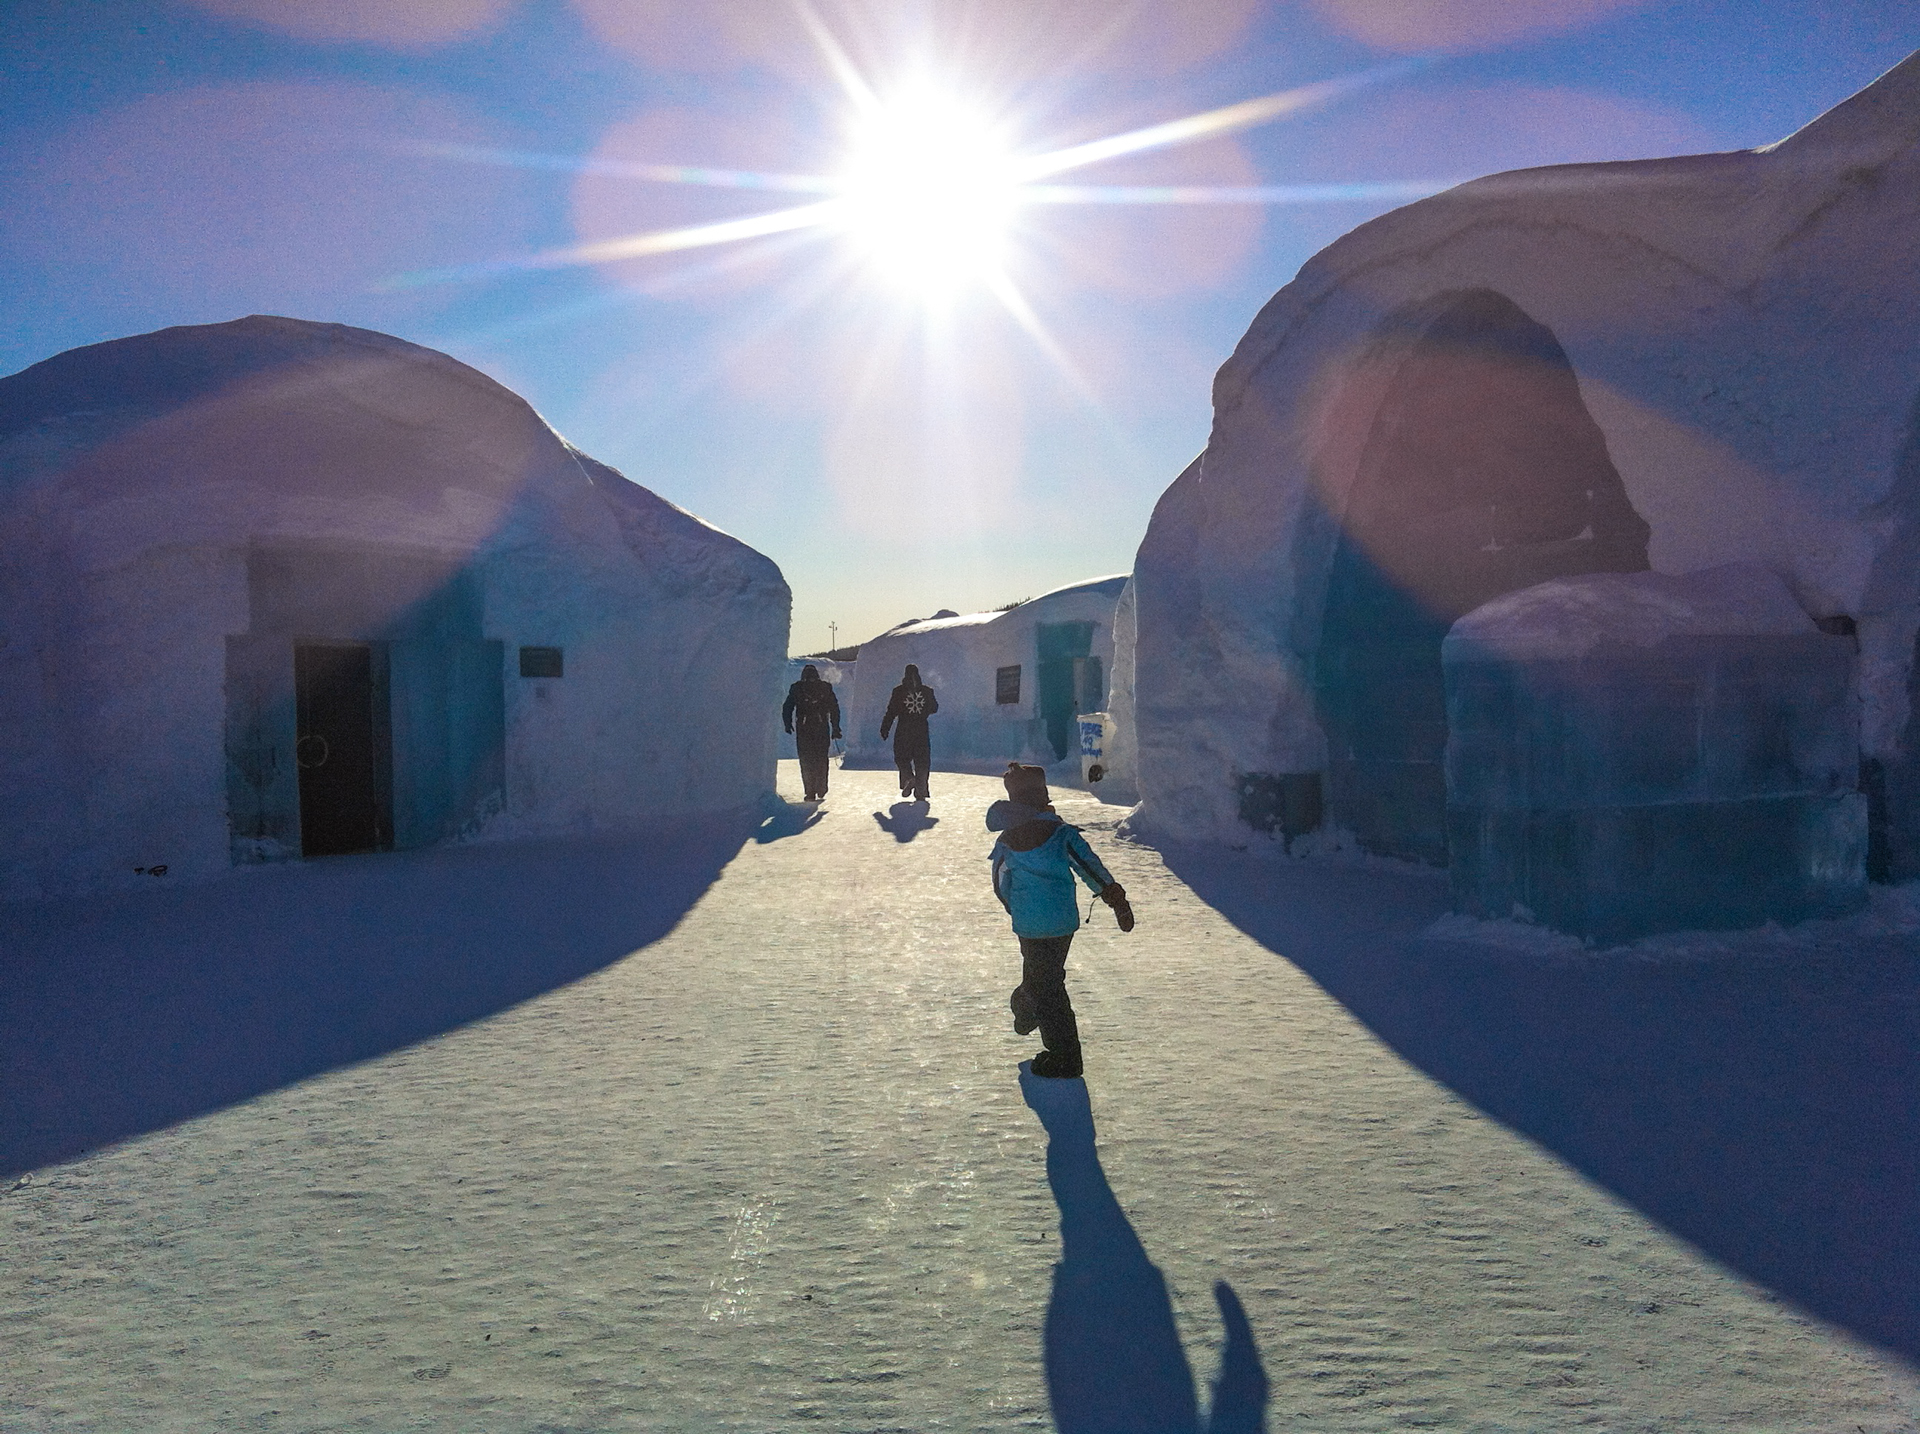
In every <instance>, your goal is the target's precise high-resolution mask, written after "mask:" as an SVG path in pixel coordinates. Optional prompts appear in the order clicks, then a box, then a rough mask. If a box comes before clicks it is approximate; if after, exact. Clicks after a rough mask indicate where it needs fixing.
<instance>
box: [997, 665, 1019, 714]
mask: <svg viewBox="0 0 1920 1434" xmlns="http://www.w3.org/2000/svg"><path fill="white" fill-rule="evenodd" d="M993 700H994V701H995V702H998V703H1001V704H1003V705H1004V704H1006V703H1008V702H1018V701H1019V700H1020V664H1019V663H1017V662H1016V663H1015V664H1014V665H1013V666H1012V667H1002V668H1000V669H998V670H997V671H995V673H994V674H993Z"/></svg>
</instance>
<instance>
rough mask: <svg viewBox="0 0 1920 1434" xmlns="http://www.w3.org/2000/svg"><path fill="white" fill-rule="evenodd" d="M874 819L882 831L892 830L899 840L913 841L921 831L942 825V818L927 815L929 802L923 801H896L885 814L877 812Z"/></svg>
mask: <svg viewBox="0 0 1920 1434" xmlns="http://www.w3.org/2000/svg"><path fill="white" fill-rule="evenodd" d="M873 819H874V820H875V821H876V822H878V823H879V824H880V830H881V831H883V832H891V833H892V834H893V839H894V840H895V841H899V842H907V841H912V840H913V839H914V838H915V837H917V836H919V835H920V833H921V832H923V831H929V830H931V829H932V828H934V827H937V826H939V825H940V818H938V817H930V816H928V815H927V804H926V803H925V802H923V801H922V802H895V803H894V804H893V805H892V806H891V807H889V808H887V811H886V814H885V815H884V816H883V815H882V814H881V813H879V812H875V813H874V814H873Z"/></svg>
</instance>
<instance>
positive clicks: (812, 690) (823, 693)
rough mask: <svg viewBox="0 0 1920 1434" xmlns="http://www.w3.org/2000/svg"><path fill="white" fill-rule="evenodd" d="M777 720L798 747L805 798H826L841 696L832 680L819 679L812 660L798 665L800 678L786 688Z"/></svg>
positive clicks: (836, 734)
mask: <svg viewBox="0 0 1920 1434" xmlns="http://www.w3.org/2000/svg"><path fill="white" fill-rule="evenodd" d="M780 720H781V722H782V723H784V724H785V726H786V729H787V730H788V731H789V732H791V733H793V745H794V746H796V747H798V748H799V749H800V785H801V786H803V787H805V788H806V789H807V795H806V797H805V800H806V801H809V802H818V801H823V800H825V798H826V795H827V753H828V750H829V748H830V747H831V745H832V744H833V743H834V742H835V741H837V740H839V737H840V699H839V698H838V697H836V696H834V694H833V684H832V683H831V682H822V681H821V680H820V669H819V668H817V667H815V666H814V665H813V664H812V663H808V664H807V665H806V666H805V667H803V668H801V669H800V680H799V681H798V682H796V683H794V684H793V686H791V687H789V688H788V689H787V700H786V702H785V704H784V705H783V706H782V707H781V708H780Z"/></svg>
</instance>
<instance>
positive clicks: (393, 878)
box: [0, 765, 1920, 1434]
mask: <svg viewBox="0 0 1920 1434" xmlns="http://www.w3.org/2000/svg"><path fill="white" fill-rule="evenodd" d="M781 778H782V780H781V785H782V788H783V790H785V791H786V792H787V793H788V794H789V795H790V796H797V795H798V792H799V788H798V785H797V776H796V774H795V772H794V769H793V767H792V766H791V765H788V766H785V767H784V768H783V770H782V773H781ZM1001 795H1002V793H1001V789H1000V784H999V783H998V782H996V781H993V780H991V779H989V778H983V777H977V776H955V777H950V778H948V779H947V780H946V781H945V783H944V784H943V785H942V786H941V787H940V788H939V789H938V790H937V791H936V795H935V799H934V809H935V813H936V814H937V815H938V816H939V817H940V818H941V820H940V823H939V825H937V826H933V827H930V828H928V829H925V830H923V831H921V832H920V833H919V834H918V835H917V836H916V837H915V838H914V839H913V840H912V841H911V842H908V843H900V842H897V841H895V840H893V839H891V838H890V837H889V836H888V835H887V834H885V833H884V832H881V831H879V830H876V827H875V824H874V822H873V820H872V816H871V814H870V813H871V811H872V810H873V809H876V808H879V809H882V810H884V804H885V803H887V802H889V801H891V800H892V782H891V780H890V774H882V773H877V772H874V773H868V772H858V771H855V772H842V773H838V774H836V778H835V781H834V787H833V797H832V798H831V799H830V800H829V802H828V803H827V806H826V809H825V813H824V815H823V816H821V815H818V814H816V813H814V812H813V811H812V809H811V808H806V807H801V806H800V805H799V804H798V803H794V804H793V806H792V807H791V808H789V809H788V810H789V811H793V812H804V813H805V814H806V816H805V821H806V822H807V823H809V824H807V825H805V826H804V828H791V827H782V825H781V820H782V819H781V817H780V816H779V815H778V814H775V813H770V814H769V816H768V818H767V821H766V823H765V825H763V827H762V828H761V829H760V830H759V831H757V832H755V833H754V834H753V838H752V839H749V840H747V841H746V842H745V844H744V845H742V844H740V843H741V833H740V832H739V831H736V832H735V833H734V834H733V837H732V845H730V846H728V847H726V849H725V850H724V851H722V850H718V849H717V848H716V847H715V846H714V845H713V843H712V842H711V841H710V840H708V839H707V838H708V837H709V836H710V835H711V834H710V833H705V832H698V833H688V832H686V831H684V830H681V829H678V828H676V829H673V830H670V831H662V832H659V833H655V834H654V835H652V836H650V837H644V838H640V839H631V838H605V837H596V838H592V839H589V840H564V841H560V840H547V841H541V842H529V843H525V844H491V845H487V846H482V847H477V848H475V847H465V848H451V849H441V850H437V851H430V852H408V853H400V854H398V855H397V856H393V857H388V858H372V857H368V858H347V859H343V860H341V861H338V862H332V863H306V864H300V865H295V866H283V867H277V868H256V869H253V870H251V871H247V872H244V873H242V874H241V875H240V876H239V877H237V878H236V879H235V880H233V881H231V882H221V883H209V884H205V885H202V886H200V887H198V888H194V889H191V890H185V891H171V890H168V889H166V888H164V887H150V888H148V889H146V890H142V891H136V892H130V893H116V894H113V895H110V896H108V897H105V898H102V899H93V900H67V901H62V902H53V903H44V904H39V905H36V906H35V907H33V908H32V909H30V910H23V909H22V908H18V907H16V908H12V909H10V910H9V911H8V912H7V917H8V918H9V920H10V922H11V928H10V929H11V930H13V931H15V932H18V933H19V940H18V941H17V942H16V943H15V946H14V949H13V951H12V953H11V955H12V957H13V960H14V963H15V966H14V969H15V971H16V972H18V973H19V975H18V977H17V979H16V980H15V981H14V983H13V987H12V989H13V992H14V996H15V998H14V999H12V1000H10V1001H9V1002H7V1003H4V1004H3V1005H0V1027H4V1029H0V1036H4V1040H0V1050H5V1051H6V1052H7V1053H8V1055H9V1056H10V1057H14V1058H15V1059H14V1063H12V1064H9V1065H7V1066H6V1067H5V1068H4V1069H5V1072H6V1079H7V1081H8V1086H7V1089H6V1091H5V1099H0V1129H4V1130H5V1131H6V1132H7V1133H8V1134H14V1133H16V1132H18V1131H20V1130H22V1129H37V1130H43V1131H46V1132H48V1133H49V1134H51V1135H53V1136H55V1137H58V1136H66V1137H72V1136H75V1135H80V1136H82V1137H84V1136H86V1135H89V1134H91V1135H92V1136H94V1137H95V1138H94V1139H91V1140H85V1139H83V1140H82V1141H81V1142H80V1143H79V1144H78V1145H76V1144H75V1143H72V1142H71V1140H68V1141H63V1142H57V1144H56V1149H57V1150H58V1152H59V1155H58V1157H57V1158H49V1157H48V1156H47V1155H46V1152H45V1148H44V1147H37V1149H38V1151H39V1153H40V1155H41V1158H39V1159H34V1160H31V1161H30V1162H28V1165H29V1167H30V1168H28V1169H27V1170H26V1171H25V1173H24V1174H23V1175H22V1176H21V1177H20V1178H18V1179H16V1180H8V1181H5V1182H0V1285H3V1286H4V1288H5V1289H6V1290H7V1299H6V1301H5V1303H4V1306H3V1307H0V1320H3V1321H4V1327H5V1331H6V1338H5V1339H4V1340H0V1426H4V1427H6V1428H7V1429H9V1430H14V1429H18V1430H22V1431H34V1434H54V1431H68V1430H72V1431H80V1430H102V1431H106V1430H112V1431H123V1430H139V1431H142V1434H186V1432H187V1431H191V1434H233V1432H234V1431H242V1430H245V1431H253V1434H335V1431H339V1434H346V1431H369V1430H377V1431H386V1430H399V1429H421V1430H448V1431H462V1434H465V1431H485V1434H542V1431H545V1434H553V1431H558V1430H579V1431H584V1430H594V1431H599V1434H629V1431H632V1432H633V1434H639V1431H662V1432H663V1434H664V1432H665V1431H674V1434H680V1431H716V1434H719V1431H728V1434H766V1431H774V1430H792V1429H805V1428H819V1429H830V1430H836V1431H841V1430H844V1431H882V1430H895V1431H914V1434H935V1431H979V1434H1013V1431H1017V1430H1032V1429H1036V1428H1040V1429H1045V1428H1056V1429H1061V1430H1083V1429H1097V1430H1106V1431H1113V1430H1136V1431H1142V1434H1145V1431H1152V1434H1170V1431H1176V1430H1187V1431H1193V1430H1197V1429H1208V1430H1210V1431H1211V1434H1228V1431H1230V1430H1231V1431H1251V1430H1256V1429H1260V1428H1267V1429H1272V1430H1281V1429H1307V1430H1314V1431H1325V1432H1326V1434H1384V1431H1389V1430H1404V1429H1408V1428H1416V1427H1417V1428H1424V1429H1437V1430H1445V1431H1457V1434H1495V1432H1496V1431H1535V1430H1540V1431H1558V1430H1567V1429H1576V1428H1593V1429H1604V1430H1612V1431H1621V1434H1654V1431H1668V1430H1686V1431H1689V1434H1756V1431H1774V1434H1789V1431H1791V1434H1826V1432H1827V1431H1841V1430H1845V1431H1848V1434H1854V1431H1858V1430H1866V1431H1869V1434H1895V1432H1896V1431H1911V1430H1912V1429H1913V1428H1914V1419H1915V1416H1916V1414H1920V1382H1916V1379H1915V1375H1914V1371H1913V1369H1912V1367H1911V1364H1910V1363H1909V1362H1908V1361H1910V1360H1911V1359H1912V1358H1913V1357H1914V1355H1915V1354H1917V1353H1920V1329H1917V1328H1916V1325H1915V1320H1914V1309H1915V1306H1914V1303H1913V1292H1914V1289H1915V1280H1916V1273H1917V1271H1920V1258H1917V1256H1916V1243H1915V1240H1914V1237H1913V1231H1914V1229H1915V1227H1916V1221H1915V1203H1916V1191H1917V1190H1920V1182H1916V1181H1915V1179H1914V1160H1915V1151H1916V1149H1917V1148H1920V1138H1917V1137H1916V1116H1915V1110H1914V1102H1913V1100H1912V1094H1911V1093H1912V1084H1913V1063H1914V1054H1913V1052H1914V1044H1913V1040H1912V1029H1913V1021H1914V1012H1915V1009H1916V1007H1915V995H1916V991H1917V990H1920V987H1917V986H1916V980H1915V973H1914V963H1913V959H1912V948H1911V944H1910V942H1911V937H1910V936H1907V937H1900V938H1896V939H1895V940H1893V941H1887V940H1875V939H1873V938H1871V937H1870V936H1868V935H1866V934H1865V933H1863V932H1862V931H1861V930H1860V929H1859V928H1857V927H1853V926H1849V927H1848V928H1847V930H1846V931H1845V933H1842V934H1836V936H1835V937H1834V939H1832V940H1829V941H1825V942H1813V943H1810V944H1809V945H1807V946H1804V947H1802V948H1799V949H1796V950H1794V951H1792V952H1783V953H1779V954H1778V955H1776V956H1774V957H1772V958H1768V957H1767V956H1765V955H1764V954H1763V953H1760V952H1756V951H1755V950H1753V949H1751V948H1752V946H1753V941H1752V939H1751V938H1735V937H1727V938H1720V940H1721V941H1722V942H1723V944H1724V946H1725V948H1726V959H1722V958H1721V957H1720V956H1718V955H1713V956H1706V957H1704V958H1703V959H1698V960H1684V961H1667V960H1653V961H1644V960H1640V959H1636V958H1634V957H1633V956H1631V955H1629V954H1625V953H1623V954H1621V955H1615V954H1613V953H1587V954H1586V955H1585V956H1579V957H1576V958H1575V959H1574V960H1572V961H1567V962H1553V963H1542V962H1540V961H1537V960H1535V959H1534V958H1533V957H1532V956H1531V955H1528V954H1526V953H1512V952H1506V951H1502V950H1499V949H1493V948H1489V947H1487V946H1485V945H1481V944H1473V943H1467V942H1462V941H1459V940H1453V939H1448V940H1440V939H1435V938H1434V937H1433V936H1432V935H1428V934H1424V933H1427V932H1428V931H1429V929H1430V928H1431V926H1432V924H1433V922H1434V920H1435V918H1436V917H1437V916H1439V915H1440V913H1441V911H1442V910H1443V909H1444V899H1445V889H1444V888H1445V883H1444V881H1443V880H1441V879H1440V878H1439V877H1438V876H1437V875H1436V874H1434V873H1430V872H1421V871H1418V870H1412V869H1408V868H1405V867H1402V868H1401V869H1399V870H1389V869H1387V868H1386V866H1385V864H1381V863H1375V864H1367V865H1354V866H1351V867H1343V866H1340V865H1338V864H1334V863H1321V862H1301V861H1290V862H1281V861H1272V862H1257V861H1254V860H1252V859H1251V858H1250V857H1245V856H1235V855H1233V854H1226V855H1222V854H1221V853H1218V852H1202V851H1198V850H1195V849H1168V850H1167V851H1165V852H1164V853H1163V852H1157V851H1154V850H1151V849H1148V848H1144V847H1140V846H1136V845H1132V844H1129V843H1125V842H1121V841H1116V840H1114V838H1113V836H1112V833H1111V824H1112V822H1113V819H1114V817H1115V816H1117V815H1118V812H1119V809H1118V808H1115V807H1112V806H1103V805H1101V804H1100V803H1097V802H1095V801H1093V800H1091V799H1089V798H1087V797H1084V796H1081V795H1078V794H1075V793H1062V794H1060V798H1059V800H1060V807H1061V813H1062V815H1063V816H1064V817H1065V819H1066V820H1068V821H1070V822H1073V823H1075V824H1076V825H1079V826H1082V827H1084V828H1085V829H1086V830H1087V832H1088V835H1089V839H1090V840H1091V842H1092V843H1093V844H1094V845H1095V846H1096V847H1097V848H1098V849H1099V850H1100V852H1101V854H1102V856H1103V858H1105V859H1106V860H1108V861H1109V862H1110V863H1111V864H1112V865H1113V868H1114V872H1115V875H1116V876H1117V877H1118V878H1119V879H1120V880H1122V881H1123V882H1124V883H1125V884H1126V886H1127V889H1128V892H1129V894H1130V896H1131V898H1132V901H1133V904H1134V906H1135V909H1136V910H1137V911H1138V913H1139V917H1140V924H1139V926H1138V927H1137V928H1136V929H1135V930H1134V931H1133V932H1132V933H1131V934H1128V935H1122V934H1121V933H1120V932H1119V931H1117V930H1116V928H1115V926H1114V924H1113V920H1112V917H1111V915H1110V914H1109V913H1108V912H1107V911H1106V910H1105V909H1104V908H1100V909H1098V910H1097V911H1096V912H1095V914H1094V917H1093V921H1092V922H1091V924H1089V925H1088V926H1087V927H1085V928H1084V929H1083V930H1082V932H1081V934H1080V935H1079V936H1078V937H1077V938H1076V939H1075V942H1074V947H1073V954H1072V960H1071V963H1070V965H1069V967H1068V980H1069V984H1070V987H1071V989H1072V992H1073V998H1074V1003H1075V1006H1076V1008H1077V1010H1078V1013H1079V1019H1080V1023H1081V1029H1082V1033H1083V1036H1084V1038H1085V1040H1086V1043H1087V1079H1086V1081H1085V1082H1084V1083H1082V1082H1077V1081H1076V1082H1060V1083H1057V1084H1058V1085H1059V1086H1062V1087H1065V1088H1063V1089H1059V1090H1051V1089H1041V1088H1036V1083H1034V1082H1032V1081H1031V1080H1028V1081H1024V1082H1023V1081H1022V1079H1021V1077H1020V1072H1019V1069H1018V1063H1019V1062H1022V1061H1024V1060H1027V1059H1028V1058H1030V1057H1031V1055H1032V1054H1033V1051H1034V1049H1035V1043H1034V1042H1033V1040H1032V1039H1031V1038H1030V1037H1029V1038H1021V1037H1018V1036H1016V1035H1015V1034H1014V1033H1013V1032H1012V1030H1011V1029H1010V1022H1009V1020H1008V1014H1007V992H1008V990H1009V989H1010V988H1011V987H1012V985H1013V984H1014V982H1015V981H1016V980H1017V979H1018V971H1019V955H1018V952H1017V949H1016V947H1015V944H1014V942H1013V940H1012V938H1011V936H1010V935H1009V933H1008V930H1007V920H1006V916H1005V914H1004V913H1003V912H1002V911H1001V910H1000V908H999V906H998V905H997V904H996V903H995V902H994V901H993V898H992V896H991V894H990V893H989V891H988V889H987V879H986V878H987V870H986V868H987V863H986V850H987V847H988V844H989V842H990V840H991V839H990V838H989V837H987V836H986V835H985V833H983V832H982V830H981V822H982V816H983V814H984V812H985V810H986V807H987V805H988V804H989V803H990V802H991V801H993V800H994V799H996V798H998V797H999V796H1001ZM781 830H785V831H788V832H790V834H788V835H778V832H779V831H781ZM690 838H691V839H690ZM395 922H404V923H405V926H406V929H407V931H408V933H409V943H410V944H409V951H410V952H416V951H417V952H418V953H419V954H420V956H421V957H423V958H424V959H422V960H408V961H395V960H394V959H393V941H394V937H393V929H394V927H393V923H395ZM1904 929H1908V930H1910V929H1911V928H1910V924H1909V925H1908V927H1906V928H1904ZM130 951H133V952H138V953H139V955H140V958H141V959H139V960H129V959H128V953H129V952H130ZM1756 958H1757V959H1756ZM463 970H464V971H465V972H467V973H468V974H467V977H466V979H464V980H462V979H461V977H460V973H461V972H462V971H463ZM83 991H84V993H85V998H84V999H80V998H79V997H80V993H81V992H83ZM423 1013H425V1014H429V1015H437V1016H438V1017H439V1018H440V1019H441V1021H443V1022H444V1024H429V1025H428V1026H427V1027H426V1028H424V1029H423V1028H422V1026H421V1025H420V1023H419V1018H420V1017H421V1016H422V1014H423ZM423 1037H431V1038H430V1039H425V1038H423ZM316 1059H317V1060H318V1062H319V1065H318V1067H317V1068H316V1067H315V1066H314V1065H313V1064H311V1062H312V1061H314V1060H316ZM303 1062H307V1063H308V1064H305V1065H304V1066H303V1064H302V1063H303ZM235 1076H243V1077H252V1078H253V1080H254V1083H251V1084H249V1083H241V1084H238V1085H236V1084H235V1083H234V1080H233V1078H234V1077H235ZM129 1116H132V1117H133V1120H132V1122H131V1124H130V1123H129V1121H128V1117H129ZM189 1117H192V1118H189ZM109 1141H117V1143H108V1142H109ZM81 1146H93V1147H95V1148H91V1149H82V1148H81ZM16 1150H17V1146H15V1145H12V1144H9V1145H7V1147H6V1150H5V1152H4V1153H5V1154H6V1155H7V1156H8V1157H11V1156H12V1155H13V1154H14V1153H15V1151H16ZM8 1168H9V1169H20V1168H21V1167H20V1165H19V1164H18V1163H16V1162H14V1161H13V1160H12V1159H11V1158H9V1161H8ZM1223 1284H1224V1285H1225V1286H1226V1287H1227V1290H1228V1294H1229V1296H1230V1297H1231V1302H1229V1299H1228V1298H1222V1297H1221V1296H1220V1295H1219V1294H1218V1293H1217V1292H1218V1291H1219V1290H1220V1288H1221V1286H1222V1285H1223ZM1236 1316H1238V1318H1236ZM1873 1341H1878V1342H1879V1344H1880V1345H1881V1348H1879V1349H1876V1348H1874V1345H1873V1343H1872V1342H1873ZM1889 1350H1891V1351H1892V1353H1889V1352H1888V1351H1889ZM1216 1370H1219V1371H1220V1374H1219V1377H1218V1378H1215V1371H1216ZM1116 1395H1120V1396H1123V1397H1124V1398H1125V1399H1126V1401H1127V1404H1126V1406H1125V1407H1124V1408H1123V1409H1121V1410H1119V1411H1115V1410H1114V1409H1113V1406H1112V1404H1111V1402H1106V1403H1102V1402H1099V1401H1101V1400H1103V1399H1104V1400H1106V1401H1111V1400H1112V1399H1113V1398H1114V1397H1115V1396H1116ZM1202 1402H1204V1403H1205V1405H1206V1411H1205V1417H1204V1418H1203V1417H1201V1415H1200V1411H1199V1409H1198V1407H1197V1406H1198V1405H1200V1404H1201V1403H1202ZM1128 1415H1138V1416H1140V1417H1138V1418H1135V1419H1131V1420H1129V1419H1128V1418H1127V1417H1126V1416H1128Z"/></svg>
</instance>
